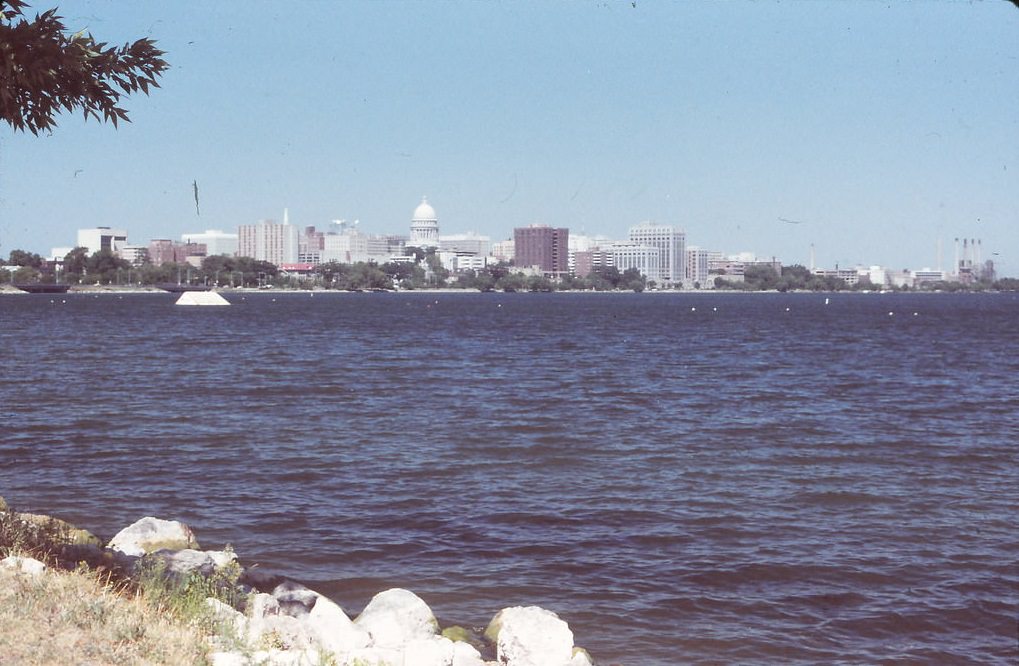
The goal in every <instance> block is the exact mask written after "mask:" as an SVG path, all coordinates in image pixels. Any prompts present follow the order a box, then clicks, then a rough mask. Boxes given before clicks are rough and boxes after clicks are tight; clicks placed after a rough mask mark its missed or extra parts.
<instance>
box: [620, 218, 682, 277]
mask: <svg viewBox="0 0 1019 666" xmlns="http://www.w3.org/2000/svg"><path fill="white" fill-rule="evenodd" d="M630 242H631V243H636V244H638V245H643V246H646V247H656V248H658V250H659V252H660V261H661V284H665V285H672V284H677V283H681V282H683V279H684V278H685V277H686V233H685V232H684V231H683V230H681V229H679V228H677V227H673V226H671V225H668V224H655V223H654V222H641V223H640V224H637V225H634V226H632V227H630ZM649 279H650V276H649Z"/></svg>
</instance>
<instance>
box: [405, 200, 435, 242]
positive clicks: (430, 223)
mask: <svg viewBox="0 0 1019 666" xmlns="http://www.w3.org/2000/svg"><path fill="white" fill-rule="evenodd" d="M407 245H409V246H412V247H424V248H427V247H438V245H439V218H437V217H436V216H435V209H434V208H432V207H431V206H429V205H428V197H421V203H420V204H419V205H418V207H417V208H415V209H414V217H412V218H411V220H410V240H409V242H408V243H407Z"/></svg>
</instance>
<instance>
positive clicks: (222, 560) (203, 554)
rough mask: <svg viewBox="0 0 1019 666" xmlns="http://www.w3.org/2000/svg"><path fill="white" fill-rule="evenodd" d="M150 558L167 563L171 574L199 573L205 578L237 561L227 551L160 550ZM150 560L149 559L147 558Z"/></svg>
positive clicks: (167, 568)
mask: <svg viewBox="0 0 1019 666" xmlns="http://www.w3.org/2000/svg"><path fill="white" fill-rule="evenodd" d="M149 557H151V558H153V559H157V560H160V561H162V562H163V563H165V565H166V570H167V572H169V573H173V574H177V575H186V574H189V573H192V572H198V573H200V574H202V575H203V576H211V575H212V574H213V572H215V571H216V569H221V568H223V567H225V566H226V565H228V564H230V563H231V562H234V561H236V560H237V556H236V555H235V554H234V553H231V552H229V551H225V550H193V549H191V548H185V549H184V550H160V551H156V552H155V553H152V554H151V555H150V556H149ZM146 559H148V558H146Z"/></svg>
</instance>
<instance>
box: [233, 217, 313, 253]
mask: <svg viewBox="0 0 1019 666" xmlns="http://www.w3.org/2000/svg"><path fill="white" fill-rule="evenodd" d="M299 236H300V232H299V231H298V229H297V227H295V226H294V225H292V224H290V223H289V221H288V216H287V214H286V213H284V215H283V224H279V223H278V222H274V221H273V220H262V221H260V222H258V223H257V224H242V225H241V226H239V227H238V228H237V256H239V257H251V258H252V259H257V260H259V261H268V262H270V263H272V264H276V265H277V266H279V265H280V264H295V263H297V250H298V237H299Z"/></svg>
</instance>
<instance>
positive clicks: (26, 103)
mask: <svg viewBox="0 0 1019 666" xmlns="http://www.w3.org/2000/svg"><path fill="white" fill-rule="evenodd" d="M25 8H26V4H25V2H24V0H0V119H2V120H4V121H5V122H7V123H8V124H10V125H11V126H12V127H13V128H14V129H15V130H21V131H25V130H28V131H29V132H32V133H33V134H39V132H40V131H48V130H50V129H52V128H53V127H54V126H55V125H56V122H55V120H54V117H55V116H56V115H57V114H58V113H60V112H61V111H69V112H75V111H80V112H81V113H82V115H83V116H84V117H85V119H86V120H87V119H88V118H89V117H92V118H95V119H96V120H100V121H109V122H111V123H113V125H114V127H116V125H117V122H118V121H121V120H124V121H129V120H130V119H129V118H128V116H127V111H125V110H124V109H123V108H121V107H119V106H117V104H118V103H119V102H120V98H121V96H122V95H129V94H131V93H135V92H138V91H139V90H140V91H141V92H143V93H145V94H146V95H147V94H148V92H149V87H150V86H152V87H157V88H158V87H159V84H158V83H157V82H156V77H158V76H160V75H162V73H163V72H164V71H166V69H167V67H168V65H167V63H166V61H164V60H163V59H162V58H161V56H162V55H163V52H162V51H160V50H159V49H157V48H156V45H155V42H153V41H152V40H149V39H139V40H137V41H136V42H134V43H133V44H125V45H124V46H108V45H107V44H106V43H104V42H96V41H95V39H93V37H92V35H91V34H89V33H88V32H85V31H84V30H82V31H80V32H76V33H73V34H68V33H67V29H66V28H65V27H64V23H63V18H62V17H60V16H58V15H57V13H56V11H57V10H56V9H50V10H48V11H45V12H43V13H42V14H36V16H35V18H34V19H29V18H25V17H24V16H23V12H24V10H25Z"/></svg>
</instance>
